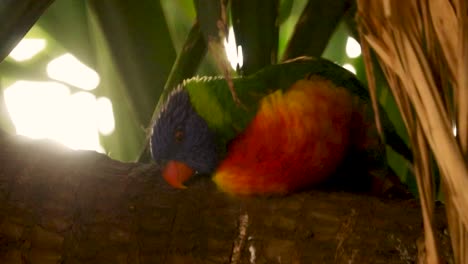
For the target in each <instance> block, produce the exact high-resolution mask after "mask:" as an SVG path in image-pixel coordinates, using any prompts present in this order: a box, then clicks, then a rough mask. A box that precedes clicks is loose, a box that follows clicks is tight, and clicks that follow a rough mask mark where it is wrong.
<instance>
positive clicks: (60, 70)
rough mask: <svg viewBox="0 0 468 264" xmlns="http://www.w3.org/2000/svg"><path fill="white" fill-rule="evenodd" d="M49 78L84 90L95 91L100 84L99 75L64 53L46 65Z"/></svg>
mask: <svg viewBox="0 0 468 264" xmlns="http://www.w3.org/2000/svg"><path fill="white" fill-rule="evenodd" d="M47 74H48V75H49V77H50V78H52V79H54V80H58V81H62V82H65V83H68V84H70V85H73V86H76V87H78V88H81V89H84V90H93V89H95V88H96V87H97V86H98V85H99V82H100V79H99V75H98V74H97V73H96V72H95V71H94V70H93V69H91V68H89V67H88V66H86V65H84V64H83V63H82V62H81V61H79V60H78V59H77V58H75V56H73V55H71V54H70V53H66V54H64V55H62V56H60V57H58V58H55V59H53V60H52V61H51V62H49V64H47Z"/></svg>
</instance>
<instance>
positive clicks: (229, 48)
mask: <svg viewBox="0 0 468 264" xmlns="http://www.w3.org/2000/svg"><path fill="white" fill-rule="evenodd" d="M224 48H225V49H226V56H227V58H228V60H229V62H230V63H231V67H232V68H233V69H237V65H239V68H241V67H242V65H243V64H244V57H243V54H242V46H240V45H239V46H237V44H236V37H235V35H234V28H233V27H230V28H229V35H228V37H227V40H226V39H225V40H224Z"/></svg>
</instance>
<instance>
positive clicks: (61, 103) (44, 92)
mask: <svg viewBox="0 0 468 264" xmlns="http://www.w3.org/2000/svg"><path fill="white" fill-rule="evenodd" d="M68 96H70V90H69V89H68V87H67V86H65V85H63V84H60V83H56V82H30V81H17V82H15V83H14V84H12V85H11V86H10V87H8V88H6V89H5V91H4V97H5V103H6V107H7V110H8V113H9V114H10V117H11V119H12V121H13V124H14V125H15V128H16V133H17V134H19V135H23V136H27V137H30V138H34V139H38V138H46V137H48V135H51V134H54V133H55V132H54V131H56V130H57V129H58V128H59V127H60V126H61V124H58V123H57V122H56V121H55V120H57V118H58V117H59V115H60V111H57V110H58V109H63V108H64V107H66V101H67V98H68Z"/></svg>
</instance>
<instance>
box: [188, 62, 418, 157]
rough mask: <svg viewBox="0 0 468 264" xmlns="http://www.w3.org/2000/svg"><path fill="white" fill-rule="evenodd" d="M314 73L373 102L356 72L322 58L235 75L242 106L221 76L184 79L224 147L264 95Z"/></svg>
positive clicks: (400, 145) (388, 130)
mask: <svg viewBox="0 0 468 264" xmlns="http://www.w3.org/2000/svg"><path fill="white" fill-rule="evenodd" d="M314 75H318V76H321V77H322V78H325V79H328V80H330V81H332V82H333V83H334V84H335V85H336V86H337V87H343V88H345V89H347V90H348V91H349V92H350V93H351V94H353V95H355V96H357V97H359V98H360V101H361V102H362V103H364V104H370V96H369V92H368V90H367V89H366V88H365V87H364V86H363V85H362V84H361V83H360V82H359V81H358V80H357V79H356V77H355V76H354V75H353V74H352V73H350V72H349V71H348V70H346V69H344V68H342V67H340V66H339V65H336V64H335V63H333V62H330V61H328V60H325V59H321V58H306V57H303V58H298V59H294V60H291V61H287V62H284V63H281V64H276V65H271V66H268V67H265V68H264V69H262V70H260V71H258V72H257V73H254V74H252V75H250V76H246V77H238V78H234V79H233V82H234V88H235V90H236V93H237V95H238V97H239V99H240V101H241V105H239V104H237V103H236V102H235V101H234V100H233V98H232V94H231V92H230V90H229V88H228V84H227V82H226V81H225V80H224V79H222V78H220V77H195V78H192V79H189V80H186V81H184V88H185V89H186V90H187V91H188V92H189V94H190V100H191V102H192V105H193V106H194V108H195V110H196V112H197V113H198V114H199V115H200V116H201V117H202V118H203V119H204V120H205V121H206V122H207V123H208V126H209V127H210V129H211V130H212V131H214V132H215V133H216V136H217V139H218V140H219V142H218V143H219V145H220V146H221V147H222V148H223V147H225V146H226V144H227V143H228V142H229V141H230V140H231V139H233V138H234V137H235V136H236V135H238V134H239V133H240V132H241V131H243V130H244V129H245V128H246V126H247V125H248V124H249V123H250V121H251V120H252V118H253V117H254V116H255V114H256V111H257V109H258V105H259V102H260V100H261V99H262V98H263V97H264V96H266V95H268V94H270V93H271V92H273V91H275V90H277V89H282V90H286V89H288V88H289V87H290V86H291V85H292V84H294V83H295V82H296V81H298V80H300V79H304V78H310V77H312V76H314ZM380 114H381V120H382V125H383V128H384V133H385V134H387V137H388V138H389V139H391V142H388V143H389V145H390V146H391V147H393V148H394V149H396V150H397V151H398V152H400V153H402V152H403V153H402V154H403V155H404V156H405V157H406V158H407V159H408V160H411V151H409V149H408V147H407V146H406V144H405V143H404V142H403V140H401V138H400V137H399V136H398V135H397V134H396V131H395V129H394V126H393V124H392V123H391V122H390V120H389V118H388V117H387V115H386V113H385V111H383V110H381V111H380Z"/></svg>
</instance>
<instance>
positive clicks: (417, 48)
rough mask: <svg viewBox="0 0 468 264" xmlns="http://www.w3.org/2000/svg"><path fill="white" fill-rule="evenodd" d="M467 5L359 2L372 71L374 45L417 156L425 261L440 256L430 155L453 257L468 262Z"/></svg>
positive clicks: (446, 0)
mask: <svg viewBox="0 0 468 264" xmlns="http://www.w3.org/2000/svg"><path fill="white" fill-rule="evenodd" d="M467 7H468V5H467V4H466V3H465V1H463V0H430V1H429V0H407V1H400V0H358V24H359V28H360V33H361V43H362V45H363V47H364V48H363V51H364V57H365V62H366V71H367V75H368V77H369V78H372V72H371V69H372V65H371V63H370V61H371V60H370V51H369V48H371V49H372V50H373V51H374V52H375V53H376V54H377V57H378V60H379V63H380V66H381V67H382V69H383V72H384V73H385V75H386V78H387V81H388V83H389V85H390V88H391V90H392V93H393V94H394V96H395V99H396V102H397V105H398V107H399V109H400V111H401V114H402V117H403V122H404V123H405V125H406V127H407V129H408V131H409V135H410V141H411V144H412V146H413V151H414V154H415V155H414V156H415V159H414V171H415V174H416V177H417V183H418V190H419V193H420V199H421V207H422V216H423V222H424V229H425V236H424V237H425V239H424V240H425V247H426V248H425V250H426V254H425V259H420V260H419V261H420V262H423V263H424V262H425V263H438V261H439V257H438V253H437V247H436V244H437V243H436V241H435V236H434V232H433V230H432V215H433V210H434V206H433V204H434V187H433V186H434V185H433V172H432V169H431V166H430V162H431V157H432V155H433V157H434V158H435V160H436V162H437V165H438V167H439V170H440V173H441V176H442V182H443V184H444V191H445V193H444V194H445V197H446V203H447V207H446V210H447V217H448V223H449V230H450V235H451V239H452V247H453V250H454V257H455V262H456V263H468V244H467V242H468V233H467V228H468V191H467V188H468V167H467V165H466V160H467V153H468V77H467V76H466V74H467V70H468V10H467ZM369 83H370V84H373V82H372V81H370V82H369ZM371 88H372V87H371ZM373 89H375V87H374V88H373ZM454 129H455V132H454ZM465 252H466V253H465Z"/></svg>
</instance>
